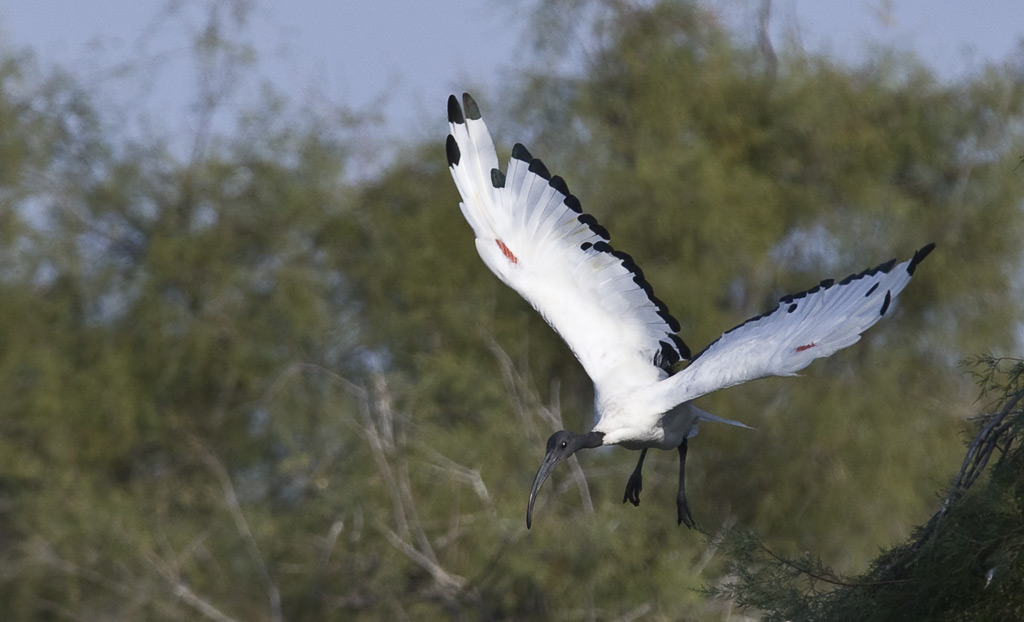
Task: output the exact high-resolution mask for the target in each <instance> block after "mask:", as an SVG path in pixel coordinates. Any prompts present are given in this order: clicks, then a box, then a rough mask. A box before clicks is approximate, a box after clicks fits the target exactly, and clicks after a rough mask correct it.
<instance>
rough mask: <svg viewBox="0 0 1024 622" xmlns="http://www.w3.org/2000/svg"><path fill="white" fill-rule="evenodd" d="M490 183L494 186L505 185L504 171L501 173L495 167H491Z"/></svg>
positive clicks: (500, 186)
mask: <svg viewBox="0 0 1024 622" xmlns="http://www.w3.org/2000/svg"><path fill="white" fill-rule="evenodd" d="M491 185H492V186H494V187H495V188H504V187H505V173H502V172H501V171H499V170H498V169H496V168H492V169H491Z"/></svg>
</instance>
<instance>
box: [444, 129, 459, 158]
mask: <svg viewBox="0 0 1024 622" xmlns="http://www.w3.org/2000/svg"><path fill="white" fill-rule="evenodd" d="M444 151H445V153H446V154H447V155H448V166H458V165H459V160H461V159H462V152H460V151H459V144H458V143H457V142H455V137H454V136H452V135H451V134H449V135H448V140H446V141H445V142H444Z"/></svg>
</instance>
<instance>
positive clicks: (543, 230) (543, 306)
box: [445, 94, 690, 390]
mask: <svg viewBox="0 0 1024 622" xmlns="http://www.w3.org/2000/svg"><path fill="white" fill-rule="evenodd" d="M463 103H464V104H465V114H463V110H462V108H461V107H460V106H459V102H458V100H457V99H456V98H455V96H454V95H453V96H451V97H450V98H449V99H448V124H449V127H450V129H451V134H449V136H448V140H447V143H446V145H445V146H446V151H447V155H448V166H449V168H450V169H451V173H452V177H453V178H454V179H455V185H456V186H457V187H458V189H459V193H460V194H461V195H462V203H461V204H460V205H459V206H460V207H461V208H462V213H463V215H464V216H465V217H466V220H467V221H469V224H470V225H471V226H472V227H473V232H474V233H475V234H476V247H477V251H478V252H479V253H480V257H481V258H482V259H483V260H484V263H485V264H487V267H488V268H490V269H491V271H492V272H494V274H496V275H497V276H498V277H499V278H500V279H501V280H502V281H504V282H505V284H506V285H508V286H509V287H511V288H512V289H514V290H516V291H517V292H519V294H520V295H521V296H522V297H523V298H525V299H526V300H527V301H528V302H529V303H530V304H531V305H533V308H535V309H536V310H537V311H538V312H539V313H540V314H541V315H542V316H543V317H544V319H545V320H547V322H548V324H550V325H551V327H552V328H554V329H555V330H556V331H557V332H558V334H559V335H561V336H562V338H563V339H564V340H565V341H566V343H568V344H569V347H570V348H571V349H572V351H573V353H575V355H576V358H578V359H579V361H580V363H581V364H582V365H583V367H584V369H586V371H587V373H588V374H589V375H590V377H591V379H592V380H593V381H594V384H595V385H597V386H598V387H600V386H601V385H602V384H603V383H607V384H608V385H609V386H612V387H614V388H615V389H616V390H622V389H623V388H627V387H630V386H642V385H650V384H652V383H654V382H656V381H657V380H658V379H660V378H664V377H666V376H667V370H668V368H669V367H670V366H671V365H672V364H673V363H675V362H677V361H679V360H680V359H685V358H689V356H690V353H689V350H688V349H687V347H686V344H684V343H683V342H682V340H681V339H679V337H677V336H676V334H675V333H676V331H678V330H679V323H678V322H677V321H676V320H675V318H673V317H672V316H671V315H670V314H669V312H668V310H667V309H666V308H665V305H664V304H663V303H662V302H661V301H660V300H658V299H657V298H656V297H655V296H654V293H653V292H652V290H651V286H650V285H649V284H648V283H647V281H646V280H644V276H643V272H641V270H640V268H639V267H637V265H636V264H635V263H633V260H632V259H631V258H630V257H629V255H627V254H625V253H623V252H621V251H618V250H615V249H613V248H612V246H611V245H610V244H609V237H608V231H607V230H606V229H605V228H604V227H602V226H601V225H599V224H598V223H597V220H596V219H595V218H594V217H593V216H591V215H590V214H587V213H584V212H583V211H582V209H581V207H580V202H579V200H578V199H577V198H576V197H575V196H573V195H572V194H571V193H570V192H569V188H568V187H567V186H566V183H565V181H563V180H562V178H561V177H558V176H554V177H552V176H551V174H550V173H549V172H548V170H547V168H546V167H545V166H544V164H543V163H542V162H541V161H540V160H538V159H537V158H534V157H533V156H531V155H530V152H529V151H527V149H526V147H523V146H522V145H520V144H517V145H515V147H514V148H513V149H512V159H511V160H510V161H509V165H508V170H507V172H505V173H502V172H501V171H500V170H499V169H498V156H497V154H496V152H495V149H494V142H493V141H492V140H491V136H490V134H489V133H488V132H487V126H486V125H485V124H484V122H483V120H482V119H481V118H480V110H479V108H478V107H477V105H476V102H474V101H473V99H472V98H471V97H470V96H469V95H468V94H466V95H463Z"/></svg>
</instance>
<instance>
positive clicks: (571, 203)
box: [565, 194, 583, 214]
mask: <svg viewBox="0 0 1024 622" xmlns="http://www.w3.org/2000/svg"><path fill="white" fill-rule="evenodd" d="M565 206H566V207H568V208H569V209H571V210H572V211H574V212H576V213H577V214H582V213H583V206H582V205H580V200H579V199H577V198H576V196H575V195H572V194H570V195H569V196H567V197H565Z"/></svg>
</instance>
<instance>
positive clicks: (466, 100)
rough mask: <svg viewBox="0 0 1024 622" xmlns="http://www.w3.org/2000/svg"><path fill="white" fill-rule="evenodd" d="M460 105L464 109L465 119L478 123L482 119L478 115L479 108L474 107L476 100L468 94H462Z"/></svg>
mask: <svg viewBox="0 0 1024 622" xmlns="http://www.w3.org/2000/svg"><path fill="white" fill-rule="evenodd" d="M462 105H463V106H465V107H466V118H467V119H470V120H473V121H479V120H480V119H481V118H483V117H482V116H481V115H480V107H479V106H477V105H476V100H475V99H473V97H472V96H471V95H470V94H469V93H463V94H462Z"/></svg>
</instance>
